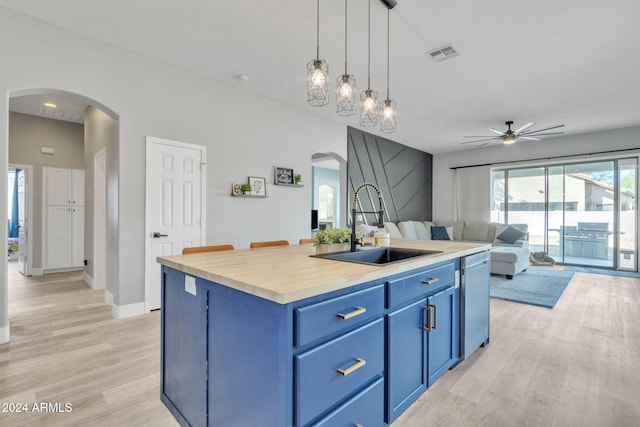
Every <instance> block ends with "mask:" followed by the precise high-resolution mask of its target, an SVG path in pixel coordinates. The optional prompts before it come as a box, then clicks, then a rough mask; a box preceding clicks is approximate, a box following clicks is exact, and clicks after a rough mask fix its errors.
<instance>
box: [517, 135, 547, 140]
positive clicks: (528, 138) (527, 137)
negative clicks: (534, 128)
mask: <svg viewBox="0 0 640 427" xmlns="http://www.w3.org/2000/svg"><path fill="white" fill-rule="evenodd" d="M518 139H525V140H527V141H542V140H541V139H540V138H532V137H530V136H522V135H520V136H519V137H518Z"/></svg>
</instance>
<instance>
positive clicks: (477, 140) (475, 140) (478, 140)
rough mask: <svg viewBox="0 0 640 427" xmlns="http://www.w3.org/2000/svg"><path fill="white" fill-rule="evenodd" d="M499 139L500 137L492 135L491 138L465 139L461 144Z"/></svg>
mask: <svg viewBox="0 0 640 427" xmlns="http://www.w3.org/2000/svg"><path fill="white" fill-rule="evenodd" d="M497 140H498V138H493V137H491V138H484V139H474V140H473V141H464V142H461V143H460V144H473V143H474V142H483V141H489V142H491V141H497ZM487 144H488V142H487Z"/></svg>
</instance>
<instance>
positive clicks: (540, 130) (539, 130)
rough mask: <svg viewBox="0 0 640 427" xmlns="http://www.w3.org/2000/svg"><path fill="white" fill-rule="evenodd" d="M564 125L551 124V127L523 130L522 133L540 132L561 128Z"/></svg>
mask: <svg viewBox="0 0 640 427" xmlns="http://www.w3.org/2000/svg"><path fill="white" fill-rule="evenodd" d="M563 126H564V125H557V126H551V127H550V128H544V129H536V130H530V131H528V132H523V133H522V135H528V134H530V133H538V132H543V131H545V130H551V129H557V128H561V127H563Z"/></svg>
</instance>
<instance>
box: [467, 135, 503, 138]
mask: <svg viewBox="0 0 640 427" xmlns="http://www.w3.org/2000/svg"><path fill="white" fill-rule="evenodd" d="M463 138H495V136H493V135H465V136H463Z"/></svg>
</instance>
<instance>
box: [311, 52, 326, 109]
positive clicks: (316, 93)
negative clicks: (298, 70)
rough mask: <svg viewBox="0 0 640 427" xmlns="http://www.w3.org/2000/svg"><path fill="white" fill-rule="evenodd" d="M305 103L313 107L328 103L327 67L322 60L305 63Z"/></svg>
mask: <svg viewBox="0 0 640 427" xmlns="http://www.w3.org/2000/svg"><path fill="white" fill-rule="evenodd" d="M307 102H308V103H309V105H313V106H314V107H322V106H323V105H327V104H328V103H329V66H328V65H327V61H325V60H323V59H314V60H311V61H309V62H308V63H307Z"/></svg>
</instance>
